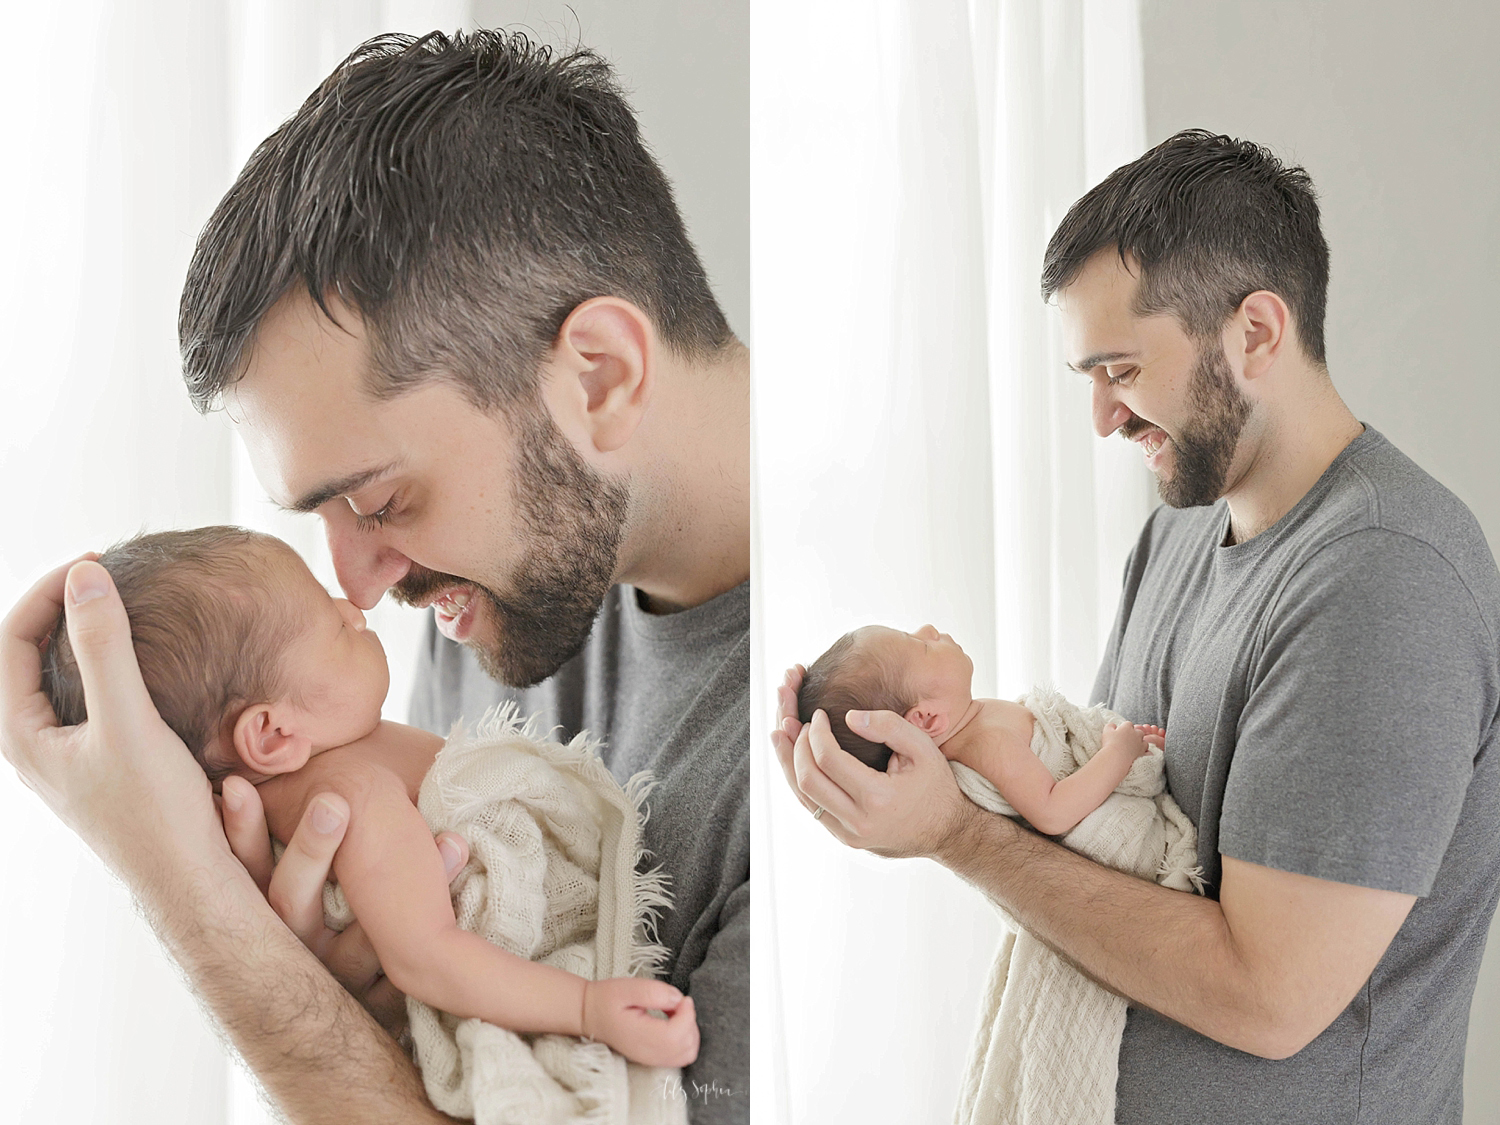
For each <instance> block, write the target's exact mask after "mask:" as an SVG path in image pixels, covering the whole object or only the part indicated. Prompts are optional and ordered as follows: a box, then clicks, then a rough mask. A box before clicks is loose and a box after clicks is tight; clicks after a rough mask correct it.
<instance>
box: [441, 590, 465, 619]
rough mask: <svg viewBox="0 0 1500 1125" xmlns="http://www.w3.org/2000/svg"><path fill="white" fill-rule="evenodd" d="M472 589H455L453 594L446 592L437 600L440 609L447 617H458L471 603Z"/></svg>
mask: <svg viewBox="0 0 1500 1125" xmlns="http://www.w3.org/2000/svg"><path fill="white" fill-rule="evenodd" d="M469 597H470V591H468V590H455V591H454V592H453V593H451V594H444V595H443V596H442V597H440V598H439V599H438V600H437V606H438V609H440V610H441V611H442V613H443V616H445V617H457V616H458V615H459V614H460V613H462V612H463V611H464V607H465V606H466V605H468V604H469Z"/></svg>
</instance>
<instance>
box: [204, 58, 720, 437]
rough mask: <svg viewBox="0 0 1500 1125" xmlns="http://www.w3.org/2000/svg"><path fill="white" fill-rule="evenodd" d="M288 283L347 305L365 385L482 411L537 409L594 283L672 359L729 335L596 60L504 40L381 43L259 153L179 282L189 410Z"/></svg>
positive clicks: (233, 361)
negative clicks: (645, 325)
mask: <svg viewBox="0 0 1500 1125" xmlns="http://www.w3.org/2000/svg"><path fill="white" fill-rule="evenodd" d="M298 287H301V288H302V289H305V290H306V292H307V294H308V295H309V296H310V297H311V298H312V299H313V300H314V301H316V302H317V303H318V305H319V307H320V308H322V310H323V312H324V313H329V307H328V304H327V302H328V300H329V298H330V296H337V298H338V299H339V300H340V301H342V302H343V303H344V304H346V305H348V306H349V307H351V308H353V309H354V310H355V311H356V312H357V313H358V314H359V316H360V317H361V318H362V320H363V321H364V323H365V325H366V326H367V327H368V329H369V341H370V350H371V359H372V370H371V371H370V372H369V373H368V389H369V390H370V391H371V392H372V393H373V394H375V395H376V396H379V397H389V396H394V395H398V394H400V393H401V392H402V391H403V390H406V389H408V388H410V387H411V386H413V385H415V384H416V383H418V382H420V381H422V380H423V379H425V378H428V377H430V376H432V375H433V374H434V373H440V374H441V375H442V376H444V377H447V378H450V379H451V380H453V381H454V382H455V383H456V384H457V385H458V386H459V387H460V388H461V389H462V390H463V391H464V393H465V394H466V395H468V397H469V398H470V400H471V401H472V402H474V404H475V405H476V406H478V407H480V408H482V409H490V408H493V407H497V406H510V405H514V404H518V403H529V402H532V401H535V394H536V389H537V368H538V365H539V363H540V362H541V360H542V359H543V358H544V356H545V355H546V352H547V350H548V348H550V347H551V346H552V344H553V342H554V340H555V339H556V337H557V332H558V330H559V328H561V326H562V323H563V321H564V320H565V319H567V316H568V314H569V313H570V312H571V311H572V310H573V309H574V308H576V307H577V306H578V305H579V304H581V303H582V302H584V301H586V300H588V299H589V298H591V297H597V296H606V295H611V296H616V297H621V298H623V299H625V300H628V301H631V302H632V303H634V304H636V305H637V306H639V307H640V308H641V309H642V310H643V311H644V312H645V313H646V314H647V315H648V316H649V317H650V318H651V320H652V322H653V323H654V324H655V326H656V328H657V331H658V332H659V333H660V335H661V337H662V339H663V340H664V341H665V342H666V343H667V344H668V345H669V346H671V347H672V348H674V349H675V350H677V351H678V352H679V353H681V354H684V355H704V354H709V353H711V352H713V351H715V350H717V349H719V348H721V347H723V346H725V345H726V344H728V343H729V342H730V341H731V340H732V339H733V336H732V334H731V333H730V330H729V325H728V323H727V322H726V321H725V319H724V315H723V313H722V312H721V311H720V310H719V306H718V304H717V302H716V301H715V300H714V296H713V293H712V292H711V291H710V289H709V286H708V280H707V278H706V276H705V275H704V272H703V267H702V265H701V264H700V262H699V260H698V256H697V254H696V252H695V251H694V250H693V247H692V244H691V243H690V242H689V241H688V238H687V234H686V231H685V230H684V228H683V223H682V218H681V216H680V215H679V214H678V211H677V207H676V204H675V203H674V202H673V199H672V190H671V187H670V185H669V184H668V182H667V179H666V177H665V176H664V175H663V174H662V171H661V169H660V168H659V167H657V165H656V162H655V161H654V160H653V159H652V157H651V154H650V153H649V152H648V151H647V149H646V146H645V144H644V143H643V142H642V140H641V137H640V131H639V128H638V126H637V124H636V120H635V117H634V116H633V114H632V113H631V110H630V107H629V106H628V105H627V104H626V102H625V99H624V97H623V96H622V94H621V93H620V90H619V88H618V87H617V86H616V84H615V81H614V78H613V77H612V75H611V73H610V68H609V64H608V63H606V62H605V61H604V60H603V59H602V58H600V57H599V56H598V55H596V54H594V53H593V52H592V51H588V50H582V49H580V50H575V51H572V52H569V53H566V54H554V53H553V51H552V50H551V49H550V48H548V47H544V46H539V45H537V44H534V43H532V42H531V41H530V40H529V39H527V38H526V36H524V35H522V34H520V33H513V34H508V33H505V32H499V31H473V32H467V33H465V32H459V33H457V34H455V35H452V36H446V35H443V34H440V33H438V32H433V33H432V34H430V35H425V36H423V37H422V38H420V39H416V38H413V37H411V36H404V35H381V36H377V37H376V38H374V39H371V40H369V41H368V42H366V43H364V44H362V45H361V46H360V47H359V48H357V49H356V50H355V51H354V53H353V54H351V55H350V56H349V57H348V58H347V59H345V60H344V61H343V62H342V63H340V64H339V66H338V67H337V69H335V70H334V72H333V73H332V74H331V75H329V77H328V78H327V79H326V80H325V81H324V82H323V83H322V85H320V86H319V87H318V88H317V90H315V91H314V92H313V94H312V96H311V97H309V98H308V99H307V101H306V102H304V103H303V105H302V107H301V109H299V110H298V111H297V112H296V114H294V115H293V116H292V118H291V119H290V120H288V121H287V122H286V123H285V124H284V125H282V126H281V128H279V129H277V130H276V132H275V133H273V134H271V136H270V137H268V138H267V139H266V140H265V141H264V142H262V144H261V145H260V147H258V148H257V149H256V150H255V152H254V154H253V155H252V156H251V157H250V159H249V161H248V162H247V163H246V165H245V167H244V169H243V170H242V171H241V172H240V175H239V178H238V179H237V180H236V181H235V183H234V186H233V187H231V188H230V189H229V193H228V194H227V195H225V197H224V198H223V200H222V201H221V202H220V203H219V206H218V207H217V208H216V209H215V211H214V213H213V216H212V217H211V218H210V219H209V221H208V225H207V226H206V227H205V228H204V229H203V233H202V234H201V235H200V236H199V239H198V246H197V249H196V251H195V252H194V254H193V261H192V264H191V265H190V266H189V268H188V276H187V282H186V284H185V286H184V288H183V293H182V305H181V309H180V312H179V317H178V337H179V343H180V345H181V349H182V360H183V377H184V378H185V379H186V381H187V385H188V391H189V394H190V395H191V396H192V399H193V403H194V405H195V406H197V407H198V409H199V410H200V411H207V410H209V409H211V408H212V407H213V406H214V405H215V404H216V403H217V402H218V401H219V399H220V397H221V396H222V394H223V392H224V390H225V389H226V388H227V387H228V386H230V385H231V384H232V383H234V382H235V381H236V380H237V379H238V378H239V377H240V376H241V375H242V374H243V373H244V367H245V365H246V363H247V361H248V356H249V350H250V347H251V346H252V344H253V338H254V335H255V331H256V327H257V325H259V323H260V322H261V319H262V318H263V317H264V316H265V315H266V313H267V312H268V311H269V310H270V309H271V307H272V306H273V305H274V304H275V303H276V302H277V301H278V300H279V299H280V298H281V297H282V296H284V295H286V294H287V293H289V292H292V291H293V290H294V289H296V288H298ZM330 317H332V314H331V313H330Z"/></svg>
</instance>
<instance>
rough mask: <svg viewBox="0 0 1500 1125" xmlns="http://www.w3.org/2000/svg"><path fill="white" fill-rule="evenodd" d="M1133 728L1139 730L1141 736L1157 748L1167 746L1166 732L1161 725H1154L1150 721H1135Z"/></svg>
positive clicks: (1161, 748) (1163, 748) (1160, 748)
mask: <svg viewBox="0 0 1500 1125" xmlns="http://www.w3.org/2000/svg"><path fill="white" fill-rule="evenodd" d="M1135 729H1136V730H1138V731H1140V732H1141V737H1142V738H1144V739H1145V740H1146V741H1147V742H1149V743H1150V744H1151V745H1152V746H1155V747H1156V748H1157V749H1158V750H1165V749H1166V748H1167V732H1166V731H1164V730H1162V729H1161V727H1154V726H1152V725H1151V724H1150V723H1136V724H1135Z"/></svg>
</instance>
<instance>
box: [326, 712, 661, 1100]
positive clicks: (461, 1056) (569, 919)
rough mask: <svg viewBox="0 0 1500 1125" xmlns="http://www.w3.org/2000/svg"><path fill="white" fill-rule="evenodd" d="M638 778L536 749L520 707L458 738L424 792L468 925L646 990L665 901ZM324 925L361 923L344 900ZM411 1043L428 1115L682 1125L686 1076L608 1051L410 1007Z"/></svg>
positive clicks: (588, 755)
mask: <svg viewBox="0 0 1500 1125" xmlns="http://www.w3.org/2000/svg"><path fill="white" fill-rule="evenodd" d="M650 784H651V783H650V780H649V778H648V777H647V776H646V775H644V774H642V775H637V776H636V777H633V778H631V779H630V782H629V783H628V784H627V785H626V786H625V787H624V788H623V789H622V788H621V787H620V785H619V783H618V782H616V781H615V779H614V778H613V777H612V776H611V775H610V772H609V770H608V769H607V768H606V767H605V766H604V763H603V762H601V761H600V760H599V757H598V754H597V751H596V747H595V745H594V744H593V743H591V742H590V741H589V740H588V739H587V737H586V736H584V735H579V736H578V737H577V738H575V739H574V740H573V741H572V742H571V743H569V744H568V745H567V746H564V745H562V744H561V743H558V742H555V741H550V740H546V739H543V738H541V737H540V732H539V730H538V729H537V727H536V724H535V721H534V720H533V721H527V722H523V721H522V720H521V719H520V718H519V717H518V715H517V714H516V711H515V708H514V706H513V705H507V706H505V707H502V708H499V709H498V710H495V711H492V712H490V713H489V714H487V715H486V716H485V717H484V718H483V719H482V720H481V721H480V722H479V723H478V724H477V726H476V727H475V728H474V729H473V730H472V731H470V730H467V729H465V728H463V727H462V726H458V727H455V728H454V731H453V733H452V734H451V735H449V737H448V741H447V743H446V744H445V745H444V746H443V749H442V750H441V751H439V752H438V755H437V759H436V760H435V761H434V762H433V765H432V768H431V770H429V771H428V773H427V776H426V778H425V779H424V780H423V782H422V788H421V792H420V794H419V795H418V800H417V804H418V808H420V810H421V812H422V816H423V817H424V818H425V819H426V821H427V823H428V825H429V826H430V827H431V828H432V830H433V832H434V833H437V832H441V831H453V832H458V833H459V834H460V835H462V836H463V837H464V839H466V840H467V841H468V843H469V862H468V865H467V866H466V867H465V868H464V869H463V871H461V872H460V873H459V875H458V877H457V878H456V879H455V880H454V881H453V884H452V890H453V908H454V912H455V913H456V914H457V916H458V924H459V925H460V926H462V927H463V928H464V929H466V930H470V931H472V932H473V933H476V934H479V935H480V936H481V937H483V938H485V939H486V940H487V941H490V942H492V943H493V944H495V945H498V946H499V947H500V948H502V949H506V950H509V951H510V952H511V953H514V954H517V955H518V956H521V957H526V958H529V959H531V960H533V961H541V962H543V963H545V964H548V965H555V966H557V967H558V968H560V969H566V970H567V971H568V972H571V973H577V974H578V975H580V976H583V977H587V978H589V979H592V980H600V979H603V978H606V977H617V976H634V975H648V974H650V973H651V972H652V970H653V969H654V968H655V967H656V966H657V965H659V964H660V962H661V960H662V958H664V957H665V956H666V951H665V950H664V949H663V948H662V947H661V946H660V945H657V944H656V943H655V942H654V941H653V940H652V939H653V936H654V934H653V928H654V922H655V914H654V910H655V908H657V907H661V906H665V905H666V904H667V903H668V901H669V900H668V897H667V894H666V889H665V877H664V876H663V875H662V874H661V873H660V872H659V871H651V872H646V873H642V872H639V871H638V870H637V869H636V864H637V861H638V860H639V858H640V856H641V842H640V840H641V836H640V834H641V825H642V824H643V823H644V821H645V811H644V808H643V804H642V802H643V801H644V799H645V797H646V794H647V792H648V791H649V789H650ZM327 890H328V893H327V894H326V895H325V897H324V908H325V913H326V914H327V915H328V920H329V924H330V925H333V926H335V928H341V926H342V925H347V924H348V923H349V922H350V921H352V919H353V915H352V914H350V913H349V909H348V905H347V903H345V902H344V901H343V896H342V895H341V894H339V893H338V890H337V888H336V887H329V888H327ZM406 1005H407V1014H408V1016H409V1017H410V1021H411V1040H412V1045H413V1048H414V1051H415V1054H416V1059H417V1062H418V1065H419V1066H420V1067H421V1069H422V1081H423V1083H424V1084H425V1085H426V1088H427V1096H428V1098H430V1099H431V1101H432V1104H433V1105H434V1106H435V1107H436V1108H438V1109H440V1110H442V1111H443V1112H444V1113H447V1114H450V1115H452V1116H454V1117H463V1118H470V1119H473V1120H474V1121H475V1122H476V1123H477V1125H563V1123H568V1125H574V1123H577V1125H582V1123H584V1122H587V1123H589V1125H594V1123H600V1125H605V1123H607V1125H627V1123H628V1125H685V1123H686V1120H687V1112H686V1102H685V1099H684V1098H683V1097H682V1096H681V1093H680V1092H681V1089H682V1087H681V1083H680V1076H679V1073H678V1071H676V1070H667V1069H661V1068H653V1067H644V1066H638V1065H637V1064H635V1063H632V1062H627V1061H626V1060H625V1058H624V1057H622V1056H621V1055H618V1054H616V1053H614V1052H613V1051H611V1050H610V1049H609V1048H608V1047H607V1046H605V1045H604V1044H603V1043H596V1042H592V1041H589V1040H583V1039H574V1038H571V1037H568V1036H561V1035H520V1034H517V1033H516V1032H513V1031H507V1030H505V1029H504V1028H500V1027H496V1026H494V1025H493V1024H488V1023H484V1022H483V1021H481V1020H477V1019H465V1020H459V1019H455V1018H454V1017H452V1016H450V1015H448V1014H446V1013H444V1012H439V1011H437V1010H436V1009H433V1008H430V1007H428V1006H427V1005H426V1004H423V1003H422V1002H421V1001H419V1000H414V999H412V998H411V997H408V998H407V1001H406Z"/></svg>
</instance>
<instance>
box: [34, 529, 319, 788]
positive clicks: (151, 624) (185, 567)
mask: <svg viewBox="0 0 1500 1125" xmlns="http://www.w3.org/2000/svg"><path fill="white" fill-rule="evenodd" d="M273 548H280V549H282V550H290V548H288V547H286V545H285V544H283V543H281V542H280V540H277V539H273V538H272V537H271V536H269V535H261V534H259V533H257V532H253V531H246V530H245V529H244V528H239V527H199V528H194V529H193V530H190V531H160V532H156V533H154V534H150V535H138V536H136V537H135V538H134V539H127V540H126V541H125V542H123V543H119V544H116V545H115V546H113V547H111V548H110V549H109V550H107V551H105V552H104V554H103V555H102V556H100V558H99V565H100V566H102V567H104V569H105V570H107V571H109V573H110V577H111V578H113V579H114V583H115V589H117V590H119V592H120V600H121V601H122V602H124V603H125V613H126V616H128V617H129V618H130V639H131V641H132V642H133V643H134V645H135V656H136V662H137V663H138V664H139V665H140V668H141V678H142V679H143V680H145V681H146V690H147V691H148V692H149V693H150V695H151V702H152V703H154V704H156V710H157V711H158V712H159V713H160V714H161V717H162V720H163V721H164V722H165V723H166V724H167V726H169V727H171V728H172V730H173V731H175V732H176V734H177V737H178V738H180V739H182V741H183V742H185V743H186V744H187V748H188V749H189V750H190V751H192V754H193V757H194V758H196V759H197V760H198V763H199V764H200V765H202V766H203V768H204V770H205V771H206V772H207V773H208V776H209V779H210V780H211V781H215V782H217V781H219V780H221V779H222V778H224V777H226V776H227V775H228V774H229V773H230V767H229V766H227V765H225V764H224V763H223V762H222V761H219V760H214V761H210V760H208V759H207V758H206V756H205V750H207V749H208V747H209V745H210V744H211V743H213V742H214V741H215V740H216V739H223V740H225V741H226V742H227V739H228V735H229V731H230V727H231V725H232V723H233V721H234V720H235V719H236V718H238V717H239V712H240V710H241V709H242V708H244V707H246V706H248V705H249V704H251V703H258V702H265V701H269V700H272V699H275V698H277V697H278V696H281V695H285V694H286V693H287V691H288V686H289V685H287V684H286V683H285V682H284V679H283V670H282V667H283V662H282V659H281V657H282V656H283V654H284V653H285V651H286V648H287V645H288V644H289V643H290V642H291V640H292V638H293V637H294V636H295V633H296V629H295V623H294V622H293V621H292V620H291V618H290V615H288V614H286V613H283V612H280V611H279V610H278V609H277V608H276V606H275V602H274V598H273V597H272V596H270V591H269V588H268V586H267V580H266V565H265V558H266V551H267V550H268V549H273ZM42 691H43V692H44V693H45V694H46V696H47V698H48V700H49V701H50V702H51V703H52V710H53V711H54V712H56V713H57V720H58V722H60V723H62V724H63V725H64V726H71V725H73V724H75V723H81V722H83V721H84V720H85V719H86V718H88V713H87V711H86V710H85V708H84V701H83V680H82V678H81V677H80V676H79V672H78V661H77V659H76V658H75V657H74V655H73V646H72V644H71V642H70V641H69V639H68V623H67V618H66V616H65V615H63V614H59V615H58V618H57V624H56V625H55V626H53V629H52V636H51V640H50V642H49V643H48V645H47V651H46V652H45V653H44V654H43V658H42ZM231 757H232V753H231V752H230V751H228V750H227V748H225V747H220V754H219V755H216V758H224V759H229V758H231Z"/></svg>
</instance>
